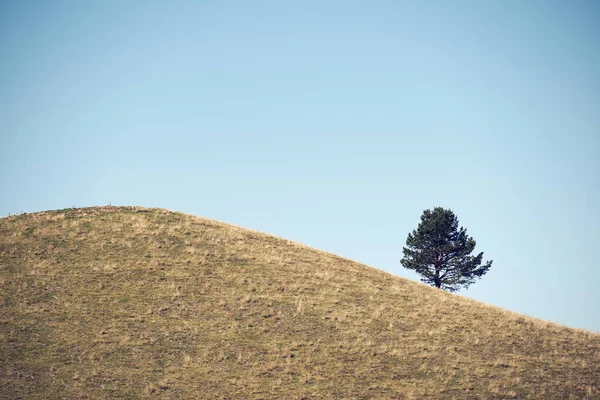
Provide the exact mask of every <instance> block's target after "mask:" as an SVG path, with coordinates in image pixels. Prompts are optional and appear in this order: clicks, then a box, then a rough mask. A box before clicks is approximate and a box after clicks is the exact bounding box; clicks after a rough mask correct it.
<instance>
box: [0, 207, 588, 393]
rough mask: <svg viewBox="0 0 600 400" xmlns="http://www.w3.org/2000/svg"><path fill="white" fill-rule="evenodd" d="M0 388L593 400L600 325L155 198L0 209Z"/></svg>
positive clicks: (9, 390) (21, 390)
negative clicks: (543, 314) (486, 298)
mask: <svg viewBox="0 0 600 400" xmlns="http://www.w3.org/2000/svg"><path fill="white" fill-rule="evenodd" d="M0 302H1V304H2V308H1V309H0V398H2V399H59V398H60V399H62V398H66V399H86V398H87V399H118V398H144V397H150V398H165V399H196V398H207V399H209V398H210V399H216V398H227V399H246V398H253V399H254V398H256V399H259V398H264V399H270V398H285V399H302V398H305V399H320V398H346V399H371V398H395V399H570V398H573V399H598V398H600V335H598V334H594V333H590V332H587V331H583V330H575V329H570V328H567V327H564V326H560V325H556V324H552V323H548V322H544V321H541V320H536V319H533V318H529V317H525V316H521V315H518V314H515V313H511V312H508V311H504V310H502V309H499V308H495V307H491V306H487V305H485V304H481V303H478V302H475V301H472V300H469V299H466V298H464V297H461V296H457V295H452V294H449V293H446V292H443V291H440V290H438V289H434V288H430V287H428V286H425V285H422V284H419V283H415V282H411V281H408V280H405V279H402V278H399V277H395V276H392V275H390V274H387V273H385V272H382V271H379V270H377V269H374V268H371V267H368V266H365V265H361V264H359V263H356V262H352V261H350V260H347V259H344V258H341V257H338V256H336V255H333V254H328V253H325V252H321V251H317V250H314V249H311V248H308V247H306V246H302V245H300V244H297V243H293V242H290V241H287V240H283V239H279V238H276V237H273V236H270V235H266V234H263V233H259V232H254V231H250V230H245V229H242V228H238V227H235V226H232V225H228V224H224V223H220V222H216V221H212V220H208V219H204V218H199V217H193V216H189V215H184V214H180V213H174V212H170V211H167V210H161V209H143V208H137V207H97V208H84V209H67V210H61V211H49V212H42V213H36V214H24V215H18V216H11V217H6V218H2V219H0Z"/></svg>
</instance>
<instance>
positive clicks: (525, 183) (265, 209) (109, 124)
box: [0, 0, 600, 331]
mask: <svg viewBox="0 0 600 400" xmlns="http://www.w3.org/2000/svg"><path fill="white" fill-rule="evenodd" d="M0 61H1V62H0V135H1V137H0V139H1V141H0V215H1V216H6V215H8V214H9V213H11V214H14V213H19V212H21V211H24V212H35V211H41V210H48V209H57V208H65V207H71V206H94V205H106V204H109V203H111V204H113V205H139V206H149V207H164V208H169V209H172V210H178V211H183V212H186V213H190V214H195V215H202V216H205V217H209V218H214V219H218V220H222V221H226V222H229V223H233V224H236V225H240V226H243V227H247V228H253V229H257V230H260V231H264V232H268V233H272V234H275V235H278V236H283V237H286V238H289V239H292V240H295V241H299V242H302V243H305V244H307V245H310V246H313V247H316V248H319V249H323V250H327V251H329V252H332V253H336V254H339V255H342V256H345V257H348V258H351V259H354V260H357V261H360V262H363V263H366V264H368V265H371V266H374V267H376V268H380V269H383V270H386V271H388V272H391V273H393V274H396V275H400V276H403V277H407V278H409V279H413V280H418V277H417V276H416V275H414V274H412V273H411V272H409V271H406V270H404V269H403V268H402V267H401V265H400V263H399V259H400V258H401V257H402V247H403V245H404V243H405V240H406V235H407V234H408V232H409V231H411V230H412V229H414V228H416V226H417V224H418V222H419V217H420V215H421V212H422V211H423V210H424V209H426V208H432V207H435V206H443V207H447V208H451V209H452V210H454V211H455V213H456V214H457V216H458V218H459V220H460V223H461V225H463V226H464V227H466V228H467V229H468V231H469V233H470V234H471V235H472V236H473V237H474V238H475V239H476V240H477V243H478V245H477V249H476V250H479V251H483V252H485V259H493V260H494V265H493V267H492V269H491V271H490V272H489V274H488V275H487V276H485V277H484V278H483V279H482V280H481V281H479V282H478V283H476V284H475V285H473V286H472V287H471V288H470V289H469V290H467V291H462V292H461V294H463V295H466V296H469V297H472V298H475V299H478V300H481V301H483V302H486V303H489V304H493V305H497V306H500V307H503V308H507V309H510V310H514V311H517V312H521V313H525V314H527V315H531V316H535V317H538V318H542V319H546V320H551V321H555V322H558V323H562V324H566V325H569V326H573V327H583V328H586V329H590V330H593V331H600V289H599V287H598V285H599V282H600V263H599V258H598V247H597V246H600V72H599V71H600V6H599V5H598V3H597V2H596V1H520V0H509V1H451V2H450V1H439V2H431V1H423V2H421V1H419V2H416V1H368V2H367V1H361V2H358V1H357V2H353V1H327V2H324V1H297V2H291V1H252V2H250V1H237V2H236V1H183V2H177V1H173V2H166V1H93V2H86V1H72V2H70V1H55V2H48V1H38V2H35V1H2V2H1V3H0Z"/></svg>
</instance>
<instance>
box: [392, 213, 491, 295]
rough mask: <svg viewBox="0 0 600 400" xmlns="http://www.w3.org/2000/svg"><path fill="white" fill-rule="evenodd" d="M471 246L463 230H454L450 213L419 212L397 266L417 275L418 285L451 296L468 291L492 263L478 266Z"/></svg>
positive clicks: (478, 261)
mask: <svg viewBox="0 0 600 400" xmlns="http://www.w3.org/2000/svg"><path fill="white" fill-rule="evenodd" d="M475 244H476V243H475V240H473V238H472V237H469V236H468V235H467V230H466V229H465V228H463V227H462V226H461V227H460V229H459V228H458V218H456V215H454V213H453V212H452V210H446V209H444V208H442V207H436V208H434V209H433V210H425V211H423V215H421V223H420V224H419V226H418V227H417V229H416V230H414V231H412V232H411V233H409V234H408V238H407V239H406V247H404V248H403V249H402V251H403V253H404V257H403V258H402V260H401V261H400V262H401V263H402V265H403V266H404V268H408V269H412V270H414V271H416V272H417V273H419V274H421V275H422V276H423V278H421V281H422V282H424V283H427V284H430V285H431V286H435V287H437V288H441V289H444V290H448V291H450V292H455V291H457V290H459V289H460V288H461V287H464V288H467V287H469V285H471V284H472V283H474V282H475V279H476V278H481V277H482V276H483V275H485V274H486V273H487V272H488V270H489V269H490V267H491V266H492V261H487V262H486V263H485V264H484V265H481V261H482V259H483V253H479V254H478V255H476V256H471V253H472V252H473V250H474V249H475Z"/></svg>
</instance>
